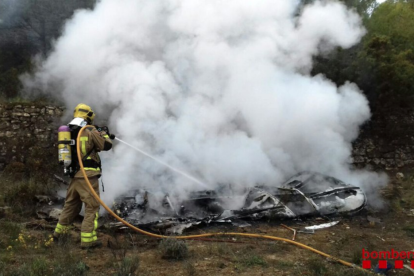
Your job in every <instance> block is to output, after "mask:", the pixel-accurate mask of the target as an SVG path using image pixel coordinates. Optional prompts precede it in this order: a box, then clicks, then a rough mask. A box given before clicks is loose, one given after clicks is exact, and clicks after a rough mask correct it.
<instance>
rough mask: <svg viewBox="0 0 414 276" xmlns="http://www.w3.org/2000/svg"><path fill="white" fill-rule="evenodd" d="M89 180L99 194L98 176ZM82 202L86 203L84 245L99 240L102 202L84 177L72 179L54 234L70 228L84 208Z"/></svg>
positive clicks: (82, 232) (82, 240)
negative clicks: (95, 196) (99, 215)
mask: <svg viewBox="0 0 414 276" xmlns="http://www.w3.org/2000/svg"><path fill="white" fill-rule="evenodd" d="M89 181H90V182H91V184H92V187H93V189H94V190H95V192H96V193H97V194H98V195H99V180H98V177H96V176H95V177H90V178H89ZM82 202H83V203H85V216H84V218H83V221H82V227H81V243H82V246H89V245H92V244H93V243H95V242H96V241H97V240H98V237H97V234H96V229H97V228H98V211H99V206H100V204H99V202H98V201H97V200H96V199H95V198H94V197H93V195H92V193H91V192H90V191H89V188H88V184H87V183H86V181H85V179H83V178H73V179H72V181H71V183H70V185H69V188H68V191H67V195H66V200H65V206H64V207H63V211H62V213H61V214H60V217H59V222H58V224H57V226H56V228H55V233H54V234H53V235H54V236H55V237H59V235H60V234H62V233H65V232H67V231H68V230H69V226H70V225H71V224H72V222H73V220H74V219H75V217H76V216H77V215H78V214H79V212H80V211H81V209H82Z"/></svg>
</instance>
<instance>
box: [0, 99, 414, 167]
mask: <svg viewBox="0 0 414 276" xmlns="http://www.w3.org/2000/svg"><path fill="white" fill-rule="evenodd" d="M62 114H63V108H62V107H56V106H50V105H42V104H30V103H29V104H0V119H1V120H0V170H3V169H4V168H5V166H6V165H7V164H9V163H11V162H21V163H27V161H28V158H29V156H30V154H31V152H32V149H33V148H34V147H36V148H37V149H39V148H41V149H43V150H41V151H42V152H43V154H46V152H47V154H49V155H53V156H50V157H49V156H48V157H46V158H47V159H49V160H51V161H53V160H55V159H56V158H57V150H55V148H56V146H57V128H58V127H59V125H60V123H61V120H60V117H61V116H62ZM413 126H414V111H409V110H408V111H407V110H398V112H393V113H391V112H389V113H387V116H383V117H380V116H378V115H374V116H373V118H372V119H371V121H370V122H368V123H366V124H365V125H364V126H363V127H362V129H361V133H360V136H359V138H358V139H357V140H356V141H355V142H354V144H353V158H354V164H355V165H356V166H357V167H366V166H370V167H372V168H374V169H382V170H383V169H397V168H398V169H400V168H409V167H411V166H414V128H413ZM55 155H56V156H55ZM56 161H57V160H56ZM56 163H57V162H56Z"/></svg>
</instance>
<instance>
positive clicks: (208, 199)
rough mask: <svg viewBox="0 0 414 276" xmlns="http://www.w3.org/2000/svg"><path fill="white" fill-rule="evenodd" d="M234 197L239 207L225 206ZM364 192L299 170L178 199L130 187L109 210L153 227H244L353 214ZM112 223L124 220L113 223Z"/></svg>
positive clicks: (176, 231) (172, 230)
mask: <svg viewBox="0 0 414 276" xmlns="http://www.w3.org/2000/svg"><path fill="white" fill-rule="evenodd" d="M232 200H238V201H241V202H242V203H243V206H242V207H241V208H238V209H234V210H233V209H229V208H226V206H228V204H227V202H228V201H232ZM366 201H367V200H366V196H365V194H364V192H363V191H362V190H361V189H360V188H359V187H356V186H352V185H350V184H346V183H344V182H343V181H341V180H339V179H336V178H334V177H330V176H327V175H323V174H319V173H313V172H303V173H299V174H297V175H295V176H293V177H291V178H290V179H288V180H287V181H285V182H284V183H283V184H282V185H281V186H280V187H269V186H257V187H254V188H251V189H250V190H248V191H246V192H245V193H244V194H238V195H234V194H231V191H229V190H226V189H224V190H222V191H213V190H210V191H199V192H194V193H192V194H191V195H190V197H189V198H188V199H187V200H185V201H183V202H181V203H180V204H173V203H172V201H171V199H170V197H169V195H162V196H160V195H155V194H152V193H151V192H149V191H144V190H135V191H131V192H130V193H128V195H126V196H122V197H119V198H118V199H117V200H116V201H115V203H114V205H113V210H114V211H115V212H116V213H117V214H118V215H119V216H120V217H122V218H123V219H125V220H126V221H128V222H129V223H131V224H133V225H135V226H138V227H142V228H145V229H148V230H152V231H158V232H165V233H170V234H181V233H182V232H183V230H184V229H187V228H190V227H192V226H196V225H199V226H202V225H207V224H211V223H231V224H233V225H235V226H240V227H243V226H248V225H249V224H248V221H253V220H260V219H264V218H266V219H275V220H277V219H294V218H301V217H312V216H330V215H341V214H354V213H356V212H358V211H360V210H362V209H363V208H364V207H365V205H366ZM111 226H112V227H120V228H122V227H123V225H122V224H121V223H118V222H112V223H111Z"/></svg>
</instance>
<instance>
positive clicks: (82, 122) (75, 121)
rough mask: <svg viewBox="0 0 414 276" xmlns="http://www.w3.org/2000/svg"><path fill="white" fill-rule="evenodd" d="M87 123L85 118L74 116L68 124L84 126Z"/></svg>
mask: <svg viewBox="0 0 414 276" xmlns="http://www.w3.org/2000/svg"><path fill="white" fill-rule="evenodd" d="M87 124H88V122H86V120H85V119H83V118H74V119H73V120H72V121H70V123H69V126H79V127H84V126H86V125H87Z"/></svg>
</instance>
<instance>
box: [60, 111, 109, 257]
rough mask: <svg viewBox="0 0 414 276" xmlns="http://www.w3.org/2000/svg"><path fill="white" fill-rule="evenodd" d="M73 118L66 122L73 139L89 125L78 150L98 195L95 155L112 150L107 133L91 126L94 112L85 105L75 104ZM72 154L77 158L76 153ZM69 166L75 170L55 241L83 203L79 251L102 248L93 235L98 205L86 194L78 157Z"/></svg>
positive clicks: (67, 226) (96, 222)
mask: <svg viewBox="0 0 414 276" xmlns="http://www.w3.org/2000/svg"><path fill="white" fill-rule="evenodd" d="M73 117H74V119H73V120H72V121H71V122H70V123H69V127H70V129H71V132H72V133H73V134H74V135H72V137H73V139H74V140H75V139H76V136H77V134H78V133H79V130H80V128H81V127H83V126H85V125H89V126H88V127H87V128H86V129H85V130H84V131H83V132H82V136H81V137H80V143H81V144H80V150H81V155H82V160H83V166H84V168H85V171H86V174H87V176H88V178H89V181H90V183H91V184H92V186H93V188H94V190H95V192H96V193H97V194H98V195H99V183H98V179H99V177H100V176H101V173H102V169H101V160H100V158H99V155H98V152H100V151H102V150H104V151H107V150H110V149H111V148H112V141H111V139H110V138H109V135H108V134H109V133H106V132H105V131H98V130H97V129H96V127H94V126H92V123H93V119H94V118H95V113H94V112H93V111H92V109H91V108H90V107H89V106H88V105H86V104H78V105H77V106H76V108H75V111H74V113H73ZM74 148H76V146H75V147H74ZM74 152H75V155H76V150H74ZM72 166H73V168H74V169H73V174H72V175H71V177H72V180H71V182H70V184H69V188H68V190H67V195H66V200H65V205H64V207H63V210H62V213H61V215H60V217H59V222H58V224H57V225H56V228H55V232H54V233H53V237H54V240H59V236H60V235H62V234H63V233H67V232H68V231H69V229H70V228H69V227H70V225H71V224H72V222H73V220H74V219H75V217H76V216H77V215H78V214H79V212H80V211H81V209H82V203H84V204H85V216H84V218H83V221H82V227H81V248H83V249H87V248H94V247H101V246H102V242H101V241H99V240H98V237H97V233H96V229H97V227H98V214H99V206H100V204H99V202H98V201H97V200H96V199H95V198H94V197H93V195H92V193H91V192H90V191H89V188H88V185H87V183H86V180H85V179H84V177H83V174H82V172H81V171H80V170H79V162H78V161H77V158H75V159H74V160H72Z"/></svg>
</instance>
